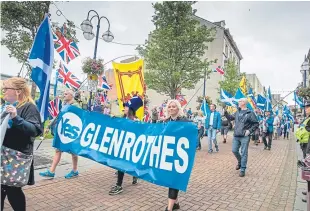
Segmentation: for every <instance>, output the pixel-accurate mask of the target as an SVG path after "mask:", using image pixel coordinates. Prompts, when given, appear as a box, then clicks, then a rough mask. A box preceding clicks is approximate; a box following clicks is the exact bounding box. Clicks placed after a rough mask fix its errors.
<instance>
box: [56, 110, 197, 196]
mask: <svg viewBox="0 0 310 211" xmlns="http://www.w3.org/2000/svg"><path fill="white" fill-rule="evenodd" d="M54 134H55V136H54V141H53V146H54V147H55V148H57V149H59V150H60V151H62V152H70V153H72V154H75V155H78V156H82V157H86V158H89V159H91V160H94V161H96V162H98V163H101V164H103V165H106V166H110V167H112V168H114V169H117V170H120V171H122V172H126V174H130V175H132V176H135V177H138V178H141V179H143V180H146V181H149V182H151V183H154V184H157V185H161V186H165V187H169V188H175V189H178V190H182V191H186V188H187V185H188V181H189V178H190V175H191V171H192V168H193V165H194V160H195V152H196V141H197V137H198V131H197V126H196V125H195V124H194V123H192V122H168V123H158V124H150V123H144V122H137V121H131V120H128V119H125V118H111V117H110V116H108V115H104V114H100V113H95V112H88V111H84V110H82V109H80V108H77V107H75V106H68V107H63V109H62V110H61V112H60V114H59V118H58V120H57V122H56V127H55V130H54Z"/></svg>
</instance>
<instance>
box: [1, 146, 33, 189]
mask: <svg viewBox="0 0 310 211" xmlns="http://www.w3.org/2000/svg"><path fill="white" fill-rule="evenodd" d="M32 161H33V155H26V154H24V153H22V152H19V151H17V150H13V149H10V148H8V147H5V146H2V147H1V184H2V185H7V186H13V187H23V186H25V185H27V184H28V180H29V175H30V168H31V164H32Z"/></svg>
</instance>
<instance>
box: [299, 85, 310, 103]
mask: <svg viewBox="0 0 310 211" xmlns="http://www.w3.org/2000/svg"><path fill="white" fill-rule="evenodd" d="M296 94H297V95H298V96H299V97H301V98H304V99H306V100H310V87H300V88H299V89H297V90H296Z"/></svg>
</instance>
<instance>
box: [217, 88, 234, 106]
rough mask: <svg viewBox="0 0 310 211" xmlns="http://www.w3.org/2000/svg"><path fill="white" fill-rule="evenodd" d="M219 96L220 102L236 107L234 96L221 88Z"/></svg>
mask: <svg viewBox="0 0 310 211" xmlns="http://www.w3.org/2000/svg"><path fill="white" fill-rule="evenodd" d="M220 98H221V99H220V100H221V102H223V103H225V104H226V105H228V106H234V107H236V104H235V103H234V97H233V96H232V95H231V94H230V93H228V92H226V91H224V90H223V89H221V92H220Z"/></svg>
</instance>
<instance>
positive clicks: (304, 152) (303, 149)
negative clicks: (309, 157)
mask: <svg viewBox="0 0 310 211" xmlns="http://www.w3.org/2000/svg"><path fill="white" fill-rule="evenodd" d="M307 145H308V143H301V144H300V148H301V150H302V155H303V157H304V159H305V158H306V154H307Z"/></svg>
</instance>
